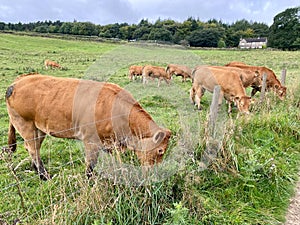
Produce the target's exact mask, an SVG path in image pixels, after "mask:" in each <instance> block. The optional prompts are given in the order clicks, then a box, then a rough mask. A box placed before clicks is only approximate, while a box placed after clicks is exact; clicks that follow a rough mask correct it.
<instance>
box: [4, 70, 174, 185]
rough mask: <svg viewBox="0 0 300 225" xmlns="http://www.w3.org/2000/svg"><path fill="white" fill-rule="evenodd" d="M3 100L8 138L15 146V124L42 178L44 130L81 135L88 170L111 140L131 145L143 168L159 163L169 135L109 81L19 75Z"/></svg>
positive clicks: (56, 134) (65, 135) (63, 135)
mask: <svg viewBox="0 0 300 225" xmlns="http://www.w3.org/2000/svg"><path fill="white" fill-rule="evenodd" d="M6 104H7V110H8V114H9V133H8V144H9V146H10V148H11V150H12V151H15V150H16V134H15V130H17V131H18V132H19V133H20V135H21V136H22V137H23V139H24V141H25V147H26V149H27V150H28V152H29V154H30V156H31V158H32V161H33V164H34V166H35V168H36V169H37V171H38V173H39V175H40V177H41V178H42V179H50V175H49V174H48V173H47V171H46V169H45V168H44V166H43V163H42V161H41V158H40V147H41V144H42V142H43V140H44V138H45V136H46V135H47V134H48V135H51V136H54V137H58V138H69V139H78V140H81V141H83V143H84V146H85V161H86V166H87V169H86V172H87V175H88V176H91V174H92V171H93V168H94V166H95V165H96V163H97V158H98V154H99V150H100V149H106V150H109V151H112V150H113V147H114V146H115V147H116V146H118V148H120V149H124V148H126V147H127V148H128V149H130V150H133V151H134V152H135V154H136V155H137V158H138V159H139V161H140V162H141V164H142V165H143V166H145V168H148V167H151V166H153V165H154V164H155V163H160V162H161V161H162V158H163V155H164V153H165V152H166V149H167V146H168V142H169V139H170V136H171V132H170V131H169V130H168V129H164V128H161V127H159V126H158V125H157V124H156V123H155V122H154V121H153V119H152V118H151V116H150V115H149V114H148V113H147V112H146V111H145V110H144V109H143V108H142V107H141V105H140V104H139V103H138V102H137V101H136V100H134V98H133V97H132V95H131V94H130V93H129V92H127V91H126V90H124V89H122V88H121V87H119V86H118V85H115V84H112V83H104V82H96V81H90V80H79V79H72V78H57V77H51V76H45V75H34V76H24V77H23V78H21V79H19V80H17V81H15V82H14V83H13V84H12V85H11V86H10V87H9V88H8V89H7V91H6Z"/></svg>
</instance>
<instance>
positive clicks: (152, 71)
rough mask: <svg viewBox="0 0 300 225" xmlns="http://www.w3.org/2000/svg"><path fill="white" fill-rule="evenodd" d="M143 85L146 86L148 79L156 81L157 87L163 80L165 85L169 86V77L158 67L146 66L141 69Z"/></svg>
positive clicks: (163, 69)
mask: <svg viewBox="0 0 300 225" xmlns="http://www.w3.org/2000/svg"><path fill="white" fill-rule="evenodd" d="M142 76H143V84H146V83H147V82H148V80H149V79H154V78H157V79H158V84H157V86H158V87H159V85H160V82H161V81H162V80H164V81H165V82H166V83H167V84H170V81H171V76H170V75H169V74H168V73H167V72H166V71H165V68H163V67H160V66H152V65H146V66H144V68H143V75H142Z"/></svg>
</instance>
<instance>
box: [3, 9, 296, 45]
mask: <svg viewBox="0 0 300 225" xmlns="http://www.w3.org/2000/svg"><path fill="white" fill-rule="evenodd" d="M299 8H300V7H296V8H291V9H287V10H285V11H284V12H282V13H279V14H278V15H276V16H275V17H274V23H273V24H272V25H271V26H270V27H269V26H268V25H267V24H265V23H258V22H252V21H251V22H249V21H247V20H245V19H243V20H238V21H236V22H234V23H232V24H226V23H223V22H222V21H220V20H219V21H217V20H215V19H212V20H209V21H207V22H202V21H200V20H199V19H195V18H193V17H190V18H188V19H187V20H185V21H183V22H182V23H181V22H176V21H174V20H172V19H167V20H161V19H158V20H157V21H155V22H154V23H151V22H149V21H148V20H147V19H142V20H141V21H140V22H139V23H138V24H132V25H130V24H128V23H121V24H119V23H115V24H108V25H103V26H101V25H95V24H93V23H90V22H77V21H73V22H61V21H59V20H58V21H55V22H52V21H38V22H34V23H26V24H22V23H17V24H12V23H8V24H5V23H3V22H0V30H15V31H33V32H40V33H62V34H73V35H87V36H99V37H103V38H117V39H122V40H155V41H163V42H169V43H174V44H181V45H190V46H195V47H237V46H238V44H239V41H240V39H241V38H255V37H267V38H268V40H269V43H268V46H270V47H275V48H281V49H300V38H299V36H300V19H299V11H300V10H299Z"/></svg>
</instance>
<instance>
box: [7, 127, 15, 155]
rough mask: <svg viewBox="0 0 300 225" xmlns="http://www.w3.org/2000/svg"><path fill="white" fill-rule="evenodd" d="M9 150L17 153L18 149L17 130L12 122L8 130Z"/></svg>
mask: <svg viewBox="0 0 300 225" xmlns="http://www.w3.org/2000/svg"><path fill="white" fill-rule="evenodd" d="M8 148H9V149H10V151H12V152H14V151H16V149H17V139H16V128H15V127H14V125H13V124H12V123H11V122H10V121H9V128H8Z"/></svg>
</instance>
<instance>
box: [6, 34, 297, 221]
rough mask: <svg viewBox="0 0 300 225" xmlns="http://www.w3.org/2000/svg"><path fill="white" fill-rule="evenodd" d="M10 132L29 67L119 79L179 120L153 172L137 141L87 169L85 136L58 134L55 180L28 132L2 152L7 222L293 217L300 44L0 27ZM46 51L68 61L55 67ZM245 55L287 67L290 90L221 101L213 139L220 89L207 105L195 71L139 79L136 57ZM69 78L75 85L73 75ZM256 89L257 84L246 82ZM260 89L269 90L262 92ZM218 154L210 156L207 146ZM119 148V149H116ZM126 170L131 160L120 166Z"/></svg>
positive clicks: (46, 148)
mask: <svg viewBox="0 0 300 225" xmlns="http://www.w3.org/2000/svg"><path fill="white" fill-rule="evenodd" d="M0 43H1V45H0V143H1V148H2V147H4V146H6V144H7V130H8V115H7V112H6V106H5V91H6V88H7V87H8V86H9V85H10V83H12V82H13V81H14V79H15V78H16V77H17V76H18V75H20V74H24V73H32V72H39V73H41V74H47V75H53V76H59V77H76V78H82V79H93V80H97V81H107V82H113V83H117V84H119V85H120V86H122V87H123V88H125V89H126V90H128V91H130V92H131V93H132V95H133V96H134V97H135V98H136V99H137V100H138V101H139V102H140V103H141V105H142V106H143V107H144V108H145V109H146V111H148V112H149V113H150V114H151V116H152V117H153V119H154V120H155V121H156V122H157V123H158V124H159V125H160V126H164V127H167V128H169V129H170V130H171V131H172V138H171V141H170V146H169V149H168V152H167V155H166V156H165V159H164V162H163V163H162V165H160V166H157V167H156V168H154V170H155V171H153V173H152V175H151V176H150V177H149V178H148V179H145V180H142V179H144V177H142V176H141V175H140V174H139V172H140V167H139V164H138V162H137V160H136V157H135V155H134V154H133V153H131V152H127V153H125V154H124V155H122V156H121V159H122V164H121V165H114V166H112V165H111V164H109V162H110V161H109V160H110V159H111V156H109V155H107V154H104V155H102V156H103V158H99V163H98V164H99V165H98V166H97V167H96V172H97V174H98V175H97V176H96V177H95V178H93V179H90V180H88V179H87V178H86V176H85V172H84V171H85V165H84V150H83V146H82V144H81V143H79V142H77V141H74V140H63V139H57V138H53V137H47V138H46V140H45V141H44V143H43V146H42V150H41V156H42V160H43V162H44V164H45V167H46V168H47V170H48V172H49V173H50V174H51V175H52V176H53V179H52V180H50V181H46V182H45V181H41V180H40V179H39V177H38V175H37V174H36V173H35V172H34V171H33V169H32V168H31V161H30V158H29V155H28V153H27V152H26V150H25V148H24V146H23V140H22V138H21V137H20V136H17V142H18V148H17V151H16V152H15V153H14V154H12V155H10V154H7V153H6V152H1V158H0V224H16V223H20V224H30V225H31V224H78V225H79V224H94V225H96V224H282V223H283V222H284V220H285V213H286V210H287V207H288V204H289V199H290V198H291V197H292V196H293V194H294V192H293V188H294V186H295V183H296V181H297V179H298V177H297V172H298V170H299V165H300V144H299V143H300V110H299V107H300V101H299V99H300V75H299V72H300V63H299V58H300V52H299V51H294V52H287V51H276V50H251V51H248V50H244V51H242V50H204V49H182V48H178V47H172V46H167V47H164V46H157V45H155V44H153V45H142V44H133V43H128V44H124V43H123V44H111V43H98V42H89V41H79V40H77V41H76V40H60V39H53V38H41V37H28V36H18V35H11V34H0ZM45 59H51V60H54V61H57V62H59V63H60V64H61V65H62V67H63V69H61V70H59V69H48V70H46V69H45V68H44V65H43V62H44V60H45ZM230 61H243V62H245V63H249V64H253V65H261V66H267V67H269V68H271V69H273V70H274V72H275V73H276V74H277V76H278V78H279V79H280V75H281V71H282V69H287V80H286V86H287V88H288V89H287V90H288V93H287V98H286V99H285V100H283V101H280V100H279V99H278V98H277V97H276V96H275V95H274V94H273V93H267V95H266V99H265V101H264V102H262V103H259V101H256V102H255V103H254V104H253V105H252V107H251V109H250V111H251V115H249V116H240V115H238V113H237V110H236V109H234V111H233V113H232V115H228V114H227V113H226V105H225V104H224V105H222V108H221V110H220V113H219V118H218V121H217V125H218V129H217V132H216V134H214V137H213V140H211V139H210V135H209V134H208V133H209V131H208V122H207V118H208V112H209V106H210V102H211V96H212V95H211V94H210V93H206V94H205V96H204V98H203V100H202V105H203V110H202V111H198V110H196V109H195V107H194V106H193V105H192V104H191V103H190V102H189V89H190V87H191V81H187V82H185V83H182V82H181V77H174V79H173V80H172V82H171V84H170V85H167V84H166V83H162V84H161V87H160V88H158V87H157V81H154V82H150V83H149V84H148V85H146V86H144V85H143V84H142V83H141V80H140V78H138V79H136V80H134V81H129V79H128V77H127V76H128V74H127V73H128V67H129V66H130V65H133V64H138V65H145V64H153V65H160V66H166V65H167V64H168V63H177V64H184V65H187V66H190V67H191V68H193V67H194V66H196V65H202V64H208V65H224V64H226V63H228V62H230ZM66 88H67V87H66ZM247 92H248V93H249V92H250V90H247ZM255 98H257V99H259V94H257V96H255ZM211 143H213V144H214V145H215V146H218V151H217V154H216V155H215V156H214V157H213V158H212V160H211V161H209V163H208V164H205V166H203V162H207V161H204V155H205V153H206V152H207V148H208V146H209V145H210V144H211ZM113 157H114V156H113ZM119 171H121V172H119Z"/></svg>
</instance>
